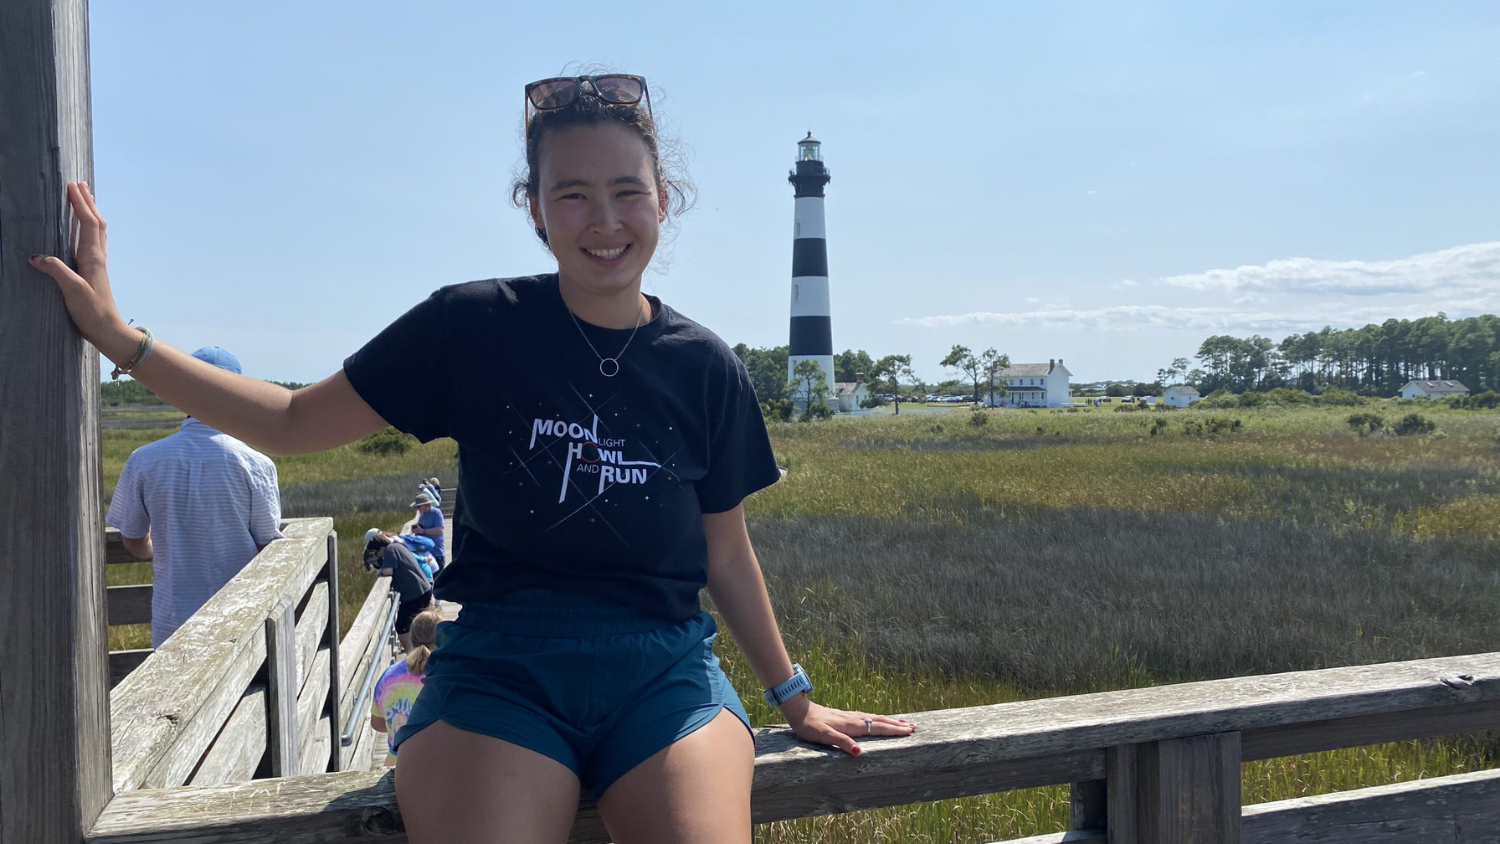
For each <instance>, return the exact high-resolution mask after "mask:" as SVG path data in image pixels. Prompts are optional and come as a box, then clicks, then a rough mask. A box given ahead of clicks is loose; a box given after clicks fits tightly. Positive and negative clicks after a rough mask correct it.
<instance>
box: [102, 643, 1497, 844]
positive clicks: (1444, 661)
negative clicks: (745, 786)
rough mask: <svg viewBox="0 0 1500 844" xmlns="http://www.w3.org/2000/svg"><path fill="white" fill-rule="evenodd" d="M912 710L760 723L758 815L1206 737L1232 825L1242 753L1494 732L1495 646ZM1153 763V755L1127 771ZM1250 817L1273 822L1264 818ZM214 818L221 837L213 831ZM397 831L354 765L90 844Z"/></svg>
mask: <svg viewBox="0 0 1500 844" xmlns="http://www.w3.org/2000/svg"><path fill="white" fill-rule="evenodd" d="M1449 711H1454V712H1459V713H1463V715H1462V717H1461V718H1460V719H1459V720H1458V721H1455V722H1452V723H1445V722H1444V721H1443V714H1444V713H1445V712H1449ZM909 717H911V718H913V719H914V720H917V721H918V722H919V723H920V724H921V726H922V729H921V730H920V731H919V732H918V733H916V734H914V735H913V736H910V737H907V738H899V739H881V740H866V741H864V742H862V745H863V747H864V751H865V752H864V753H863V754H861V755H860V756H858V757H848V756H845V755H843V754H841V753H838V752H835V751H831V750H827V749H823V748H817V747H812V746H809V745H806V744H803V743H801V742H798V741H796V740H795V738H794V737H793V736H792V735H791V734H790V732H789V731H788V730H786V729H777V728H766V729H762V730H760V731H759V734H758V735H757V738H756V770H755V786H754V797H753V812H754V819H755V821H756V822H757V823H764V822H768V821H775V820H785V819H790V818H805V817H813V816H817V815H824V814H830V813H836V812H847V811H853V810H857V809H870V808H877V807H882V806H895V805H903V804H907V803H912V802H919V801H929V800H940V799H947V798H952V797H962V796H968V795H975V794H985V793H991V792H996V791H1004V790H1010V789H1016V788H1030V787H1035V786H1042V785H1054V784H1059V783H1078V782H1086V781H1093V780H1102V779H1106V778H1110V779H1111V781H1112V782H1114V783H1116V784H1121V783H1122V782H1123V780H1122V779H1121V778H1118V777H1116V776H1115V773H1116V772H1114V771H1112V770H1111V767H1112V766H1113V767H1114V768H1116V769H1118V768H1120V763H1121V760H1122V759H1125V758H1126V757H1131V758H1134V756H1136V755H1139V756H1141V757H1142V758H1144V757H1147V756H1150V757H1151V759H1152V763H1153V764H1165V763H1164V762H1162V760H1164V759H1167V758H1168V756H1169V755H1170V754H1166V753H1165V752H1163V751H1157V750H1152V748H1173V749H1174V752H1176V751H1177V750H1181V749H1182V748H1183V747H1187V746H1188V745H1189V744H1192V743H1203V742H1201V741H1200V740H1204V739H1207V740H1208V741H1207V742H1206V746H1209V747H1210V748H1223V749H1224V750H1225V752H1227V753H1228V754H1229V755H1227V756H1216V757H1213V758H1221V759H1227V760H1229V761H1230V762H1232V763H1234V764H1232V765H1223V764H1221V765H1220V767H1221V768H1222V771H1221V773H1224V772H1232V774H1233V777H1234V786H1233V787H1234V795H1233V806H1232V808H1233V811H1234V822H1235V823H1238V818H1239V817H1240V809H1239V806H1238V802H1237V801H1238V776H1239V768H1238V764H1237V763H1238V762H1239V761H1240V759H1241V758H1245V759H1251V758H1259V757H1261V756H1263V755H1284V754H1294V753H1301V752H1305V751H1307V750H1313V749H1317V750H1321V749H1326V748H1329V747H1335V746H1358V745H1364V744H1374V743H1382V742H1388V741H1398V740H1403V739H1409V738H1415V737H1419V736H1426V735H1432V734H1434V732H1435V731H1438V732H1452V731H1454V729H1453V728H1454V726H1458V727H1459V729H1464V730H1467V729H1496V728H1500V653H1489V654H1476V655H1472V656H1458V657H1443V658H1438V659H1426V660H1415V661H1410V662H1398V663H1386V664H1382V665H1366V666H1353V667H1346V668H1330V669H1323V670H1318V671H1303V672H1294V673H1288V674H1275V675H1267V676H1260V677H1238V678H1231V679H1225V680H1212V681H1206V682H1199V683H1183V684H1178V685H1172V686H1161V687H1156V688H1148V689H1130V690H1125V691H1118V692H1104V693H1100V694H1091V695H1079V696H1074V697H1063V698H1050V699H1045V700H1034V701H1022V702H1016V703H1005V704H997V705H994V706H981V707H972V708H967V709H952V710H942V711H936V712H925V713H914V714H911V715H910V716H909ZM1172 742H1177V743H1179V744H1175V745H1174V744H1170V743H1172ZM1241 751H1243V752H1242V753H1241ZM1217 752H1218V751H1215V753H1217ZM1148 769H1149V766H1147V765H1145V764H1144V763H1143V764H1142V765H1141V766H1139V767H1132V768H1131V770H1132V771H1134V770H1140V771H1146V770H1148ZM1156 785H1157V786H1160V784H1156ZM1465 789H1467V790H1465ZM1460 790H1461V791H1463V792H1464V793H1465V794H1469V795H1471V796H1472V795H1473V794H1476V793H1477V794H1480V795H1486V796H1488V798H1489V805H1490V806H1491V808H1492V809H1494V810H1495V813H1497V814H1500V808H1496V807H1500V774H1495V775H1493V776H1490V777H1488V778H1486V777H1478V778H1475V779H1474V781H1473V782H1470V783H1467V784H1466V785H1465V786H1464V788H1463V789H1460ZM1153 794H1155V792H1153ZM1373 796H1378V795H1373ZM1373 796H1372V799H1373ZM1111 799H1116V798H1114V797H1112V798H1111ZM1349 799H1353V798H1349ZM1465 800H1466V801H1468V802H1465V803H1464V805H1465V806H1466V807H1467V808H1465V809H1464V811H1473V812H1482V811H1484V810H1483V807H1482V806H1481V808H1479V809H1473V807H1472V805H1471V804H1475V805H1477V804H1478V803H1482V801H1478V800H1477V798H1475V800H1474V801H1470V800H1469V798H1465ZM1476 801H1477V802H1476ZM1148 803H1149V801H1145V800H1142V801H1141V802H1139V803H1134V804H1132V806H1134V807H1137V808H1139V807H1140V806H1142V805H1145V806H1146V808H1147V809H1149V808H1150V807H1149V805H1147V804H1148ZM1219 808H1220V809H1222V806H1220V807H1219ZM1133 810H1134V809H1133ZM1278 811H1280V812H1281V813H1282V814H1281V815H1279V816H1280V817H1282V818H1283V819H1282V820H1280V821H1277V822H1276V823H1278V824H1281V825H1282V826H1285V825H1286V824H1287V823H1289V822H1288V821H1286V820H1285V818H1286V817H1289V816H1287V815H1285V812H1287V811H1291V808H1289V807H1282V809H1280V810H1278ZM1321 811H1322V810H1321V809H1310V810H1308V814H1306V815H1305V816H1304V818H1303V820H1304V821H1308V822H1309V823H1311V822H1313V821H1314V820H1316V819H1315V818H1313V815H1315V814H1317V813H1318V812H1321ZM1120 814H1121V813H1118V812H1117V813H1116V815H1114V816H1112V817H1118V816H1119V815H1120ZM1273 814H1276V813H1275V812H1271V810H1264V811H1260V812H1258V813H1257V812H1256V811H1247V812H1246V815H1245V817H1246V818H1247V821H1246V822H1247V823H1249V821H1248V819H1249V818H1250V817H1251V816H1255V817H1260V816H1262V815H1264V816H1266V817H1270V816H1271V815H1273ZM1497 820H1500V818H1497ZM1114 822H1115V821H1113V820H1112V821H1111V823H1114ZM1143 823H1144V821H1143ZM1255 823H1263V824H1266V825H1267V826H1266V827H1265V828H1269V825H1270V824H1271V822H1270V821H1261V820H1257V821H1255ZM1314 826H1316V824H1314ZM1308 828H1312V827H1308ZM209 829H212V830H213V833H212V834H211V835H208V836H206V834H205V830H209ZM399 830H400V818H399V812H398V810H397V808H396V803H395V799H394V791H393V780H392V779H391V778H390V777H389V775H387V774H384V773H380V772H368V773H358V772H351V773H346V774H338V775H326V776H320V777H295V778H290V779H285V780H279V781H277V784H276V786H275V788H274V789H271V788H268V787H267V786H265V785H258V784H255V783H250V784H241V785H235V786H224V787H218V788H191V787H190V788H179V789H164V790H156V791H149V792H137V793H134V794H123V795H121V796H119V797H117V798H116V799H115V801H114V802H112V803H111V804H110V805H109V807H108V808H107V809H106V810H105V813H104V815H103V817H102V818H101V819H100V821H99V823H98V825H96V826H95V827H94V829H93V831H92V832H91V833H90V835H89V837H88V839H87V840H88V841H90V842H97V844H103V843H104V842H109V844H122V842H143V841H152V842H171V841H182V842H187V841H214V842H240V841H244V842H249V841H258V840H267V839H272V838H277V837H278V836H283V835H284V836H287V837H286V838H278V840H289V841H298V842H322V841H329V842H332V841H340V842H360V841H366V842H377V841H378V842H391V841H400V840H403V839H404V836H402V835H400V832H399ZM1087 834H1088V833H1085V832H1080V833H1078V834H1077V835H1074V839H1075V840H1078V839H1079V837H1080V836H1085V838H1084V840H1086V835H1087ZM573 840H574V841H578V842H585V841H598V842H602V841H605V840H606V838H605V836H604V831H603V827H602V826H601V825H600V823H599V820H598V815H597V812H596V811H595V810H594V808H593V804H592V801H591V800H589V799H585V800H584V801H583V802H582V804H581V805H580V809H579V816H578V822H577V824H576V826H575V830H574V837H573ZM1056 840H1062V839H1061V838H1058V839H1056ZM1121 840H1133V839H1129V838H1121ZM1163 840H1165V839H1163ZM1207 840H1218V839H1216V838H1210V839H1207ZM1246 840H1250V839H1246ZM1256 840H1266V841H1269V840H1282V839H1271V838H1266V839H1256ZM1320 840H1322V839H1320ZM1330 840H1340V841H1354V840H1358V839H1354V838H1346V839H1330Z"/></svg>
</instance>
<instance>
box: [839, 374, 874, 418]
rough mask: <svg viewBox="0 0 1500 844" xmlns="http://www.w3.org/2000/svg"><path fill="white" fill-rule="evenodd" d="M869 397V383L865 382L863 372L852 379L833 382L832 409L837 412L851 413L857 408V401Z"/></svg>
mask: <svg viewBox="0 0 1500 844" xmlns="http://www.w3.org/2000/svg"><path fill="white" fill-rule="evenodd" d="M869 397H870V389H869V385H868V384H866V383H865V374H864V373H863V372H860V373H858V374H856V375H855V376H854V380H853V381H835V382H834V384H833V395H832V396H831V398H832V399H833V400H834V410H837V411H838V412H839V413H852V412H854V411H856V410H859V403H860V402H862V401H864V400H865V399H867V398H869Z"/></svg>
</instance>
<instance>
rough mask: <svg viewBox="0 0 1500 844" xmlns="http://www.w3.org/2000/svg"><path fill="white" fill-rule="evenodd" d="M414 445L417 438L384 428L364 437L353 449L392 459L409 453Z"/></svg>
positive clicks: (393, 429)
mask: <svg viewBox="0 0 1500 844" xmlns="http://www.w3.org/2000/svg"><path fill="white" fill-rule="evenodd" d="M416 444H417V438H416V437H414V436H412V435H411V434H403V433H401V432H400V431H398V430H396V429H395V428H386V429H385V430H382V431H376V432H375V433H373V434H371V435H369V436H368V437H365V438H364V439H362V440H360V441H359V442H357V443H355V444H354V447H355V448H356V449H357V450H359V451H360V452H362V453H364V454H378V455H380V456H381V457H393V456H396V455H399V454H405V453H407V452H408V451H411V449H412V446H414V445H416Z"/></svg>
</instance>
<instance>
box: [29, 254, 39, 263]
mask: <svg viewBox="0 0 1500 844" xmlns="http://www.w3.org/2000/svg"><path fill="white" fill-rule="evenodd" d="M27 260H28V261H30V262H31V263H33V264H35V263H36V262H37V261H40V260H42V256H41V255H40V254H37V255H32V256H31V257H30V258H28V259H27Z"/></svg>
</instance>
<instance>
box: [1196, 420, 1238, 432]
mask: <svg viewBox="0 0 1500 844" xmlns="http://www.w3.org/2000/svg"><path fill="white" fill-rule="evenodd" d="M1241 427H1243V426H1242V425H1241V423H1240V420H1238V419H1232V418H1231V419H1221V418H1219V417H1217V416H1210V417H1209V418H1208V419H1206V420H1204V422H1203V428H1204V430H1205V431H1207V432H1208V433H1210V434H1232V433H1234V432H1236V431H1238V430H1240V428H1241Z"/></svg>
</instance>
